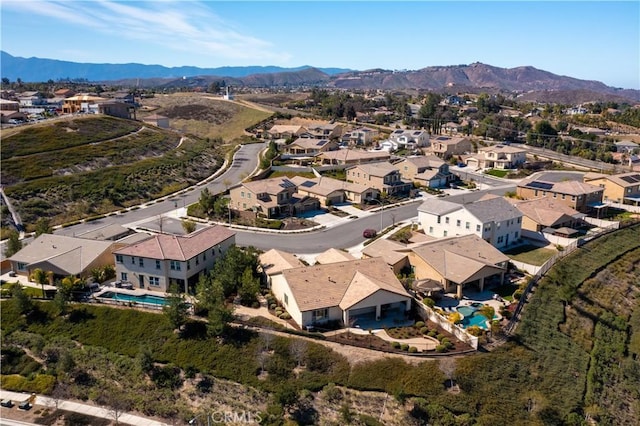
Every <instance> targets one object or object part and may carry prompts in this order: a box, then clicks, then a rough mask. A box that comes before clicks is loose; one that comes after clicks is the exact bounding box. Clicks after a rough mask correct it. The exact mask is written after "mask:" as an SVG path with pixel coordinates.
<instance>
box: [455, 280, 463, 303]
mask: <svg viewBox="0 0 640 426" xmlns="http://www.w3.org/2000/svg"><path fill="white" fill-rule="evenodd" d="M456 285H457V286H458V288H457V292H456V297H457V298H458V300H462V283H460V284H456Z"/></svg>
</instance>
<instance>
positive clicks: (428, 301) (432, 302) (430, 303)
mask: <svg viewBox="0 0 640 426" xmlns="http://www.w3.org/2000/svg"><path fill="white" fill-rule="evenodd" d="M422 303H424V304H425V305H426V306H428V307H430V308H433V307H434V306H436V301H435V300H433V299H432V298H430V297H425V298H424V299H422Z"/></svg>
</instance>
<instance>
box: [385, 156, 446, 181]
mask: <svg viewBox="0 0 640 426" xmlns="http://www.w3.org/2000/svg"><path fill="white" fill-rule="evenodd" d="M394 166H395V167H396V168H397V169H398V170H399V171H400V175H401V176H402V178H403V179H404V180H407V181H411V182H415V183H417V184H419V185H421V186H426V187H427V188H441V187H444V186H446V185H447V184H448V183H449V182H451V181H452V180H454V179H455V176H454V175H453V174H452V173H451V172H450V171H449V165H448V164H447V163H445V162H444V161H443V160H442V159H440V157H436V156H435V155H419V156H411V157H406V158H404V159H403V160H401V161H399V162H397V163H395V164H394Z"/></svg>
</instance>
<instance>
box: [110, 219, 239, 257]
mask: <svg viewBox="0 0 640 426" xmlns="http://www.w3.org/2000/svg"><path fill="white" fill-rule="evenodd" d="M235 235H236V233H235V232H233V231H231V230H229V229H227V228H225V227H224V226H211V227H209V228H202V229H200V230H198V231H196V232H193V233H191V234H189V235H185V236H182V235H166V234H160V235H153V236H151V237H150V238H148V239H146V240H144V241H140V242H138V243H134V244H131V245H130V246H127V247H124V248H122V249H120V250H117V251H116V252H115V253H116V254H124V255H127V256H139V257H146V258H150V259H161V260H179V261H186V260H188V259H191V258H193V257H195V256H196V255H197V254H200V253H202V252H203V251H205V250H208V249H210V248H212V247H215V246H216V245H218V244H220V243H222V242H223V241H226V240H228V239H229V238H232V237H234V236H235Z"/></svg>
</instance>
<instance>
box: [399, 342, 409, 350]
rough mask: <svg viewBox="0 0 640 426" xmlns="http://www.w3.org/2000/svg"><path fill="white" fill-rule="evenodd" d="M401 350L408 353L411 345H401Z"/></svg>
mask: <svg viewBox="0 0 640 426" xmlns="http://www.w3.org/2000/svg"><path fill="white" fill-rule="evenodd" d="M400 350H402V351H408V350H409V345H408V344H406V343H403V344H401V345H400Z"/></svg>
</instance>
